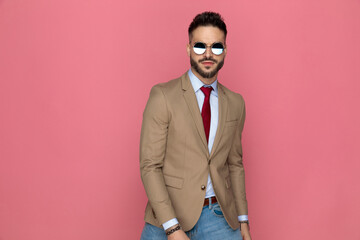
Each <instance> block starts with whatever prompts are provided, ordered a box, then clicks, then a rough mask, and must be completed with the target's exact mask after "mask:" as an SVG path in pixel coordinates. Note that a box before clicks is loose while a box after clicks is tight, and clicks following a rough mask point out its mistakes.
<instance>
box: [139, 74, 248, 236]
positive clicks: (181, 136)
mask: <svg viewBox="0 0 360 240" xmlns="http://www.w3.org/2000/svg"><path fill="white" fill-rule="evenodd" d="M218 99H219V122H218V128H217V131H216V135H215V140H214V144H213V148H212V151H211V153H210V154H209V151H208V146H207V141H206V137H205V131H204V126H203V122H202V118H201V113H200V111H199V106H198V103H197V100H196V96H195V92H194V89H193V87H192V85H191V82H190V79H189V76H188V73H187V72H186V73H185V74H183V75H182V76H181V77H180V78H177V79H174V80H171V81H169V82H166V83H161V84H157V85H155V86H154V87H153V88H152V89H151V92H150V97H149V100H148V102H147V104H146V107H145V110H144V114H143V122H142V128H141V139H140V172H141V178H142V181H143V184H144V188H145V191H146V194H147V197H148V199H149V201H148V203H147V206H146V209H145V221H146V222H148V223H150V224H153V225H155V226H158V227H161V224H163V223H165V222H166V221H168V220H170V219H172V218H175V217H176V218H177V219H178V220H179V222H180V224H181V226H182V227H183V229H184V230H185V231H188V230H190V229H192V228H193V227H194V225H195V224H196V222H197V220H198V219H199V217H200V214H201V211H202V207H203V203H204V198H205V192H206V189H205V187H206V185H207V179H208V174H209V173H210V176H211V181H212V184H213V188H214V191H215V194H216V197H217V199H218V202H219V205H220V207H221V209H222V211H223V214H224V217H225V219H226V221H227V222H228V223H229V225H230V226H231V227H232V228H233V229H236V228H237V227H239V223H238V219H237V217H238V215H247V214H248V211H247V201H246V194H245V176H244V167H243V163H242V147H241V133H242V130H243V127H244V121H245V105H244V100H243V98H242V96H241V95H239V94H237V93H234V92H232V91H230V90H229V89H227V88H226V87H224V86H223V85H221V84H220V83H218Z"/></svg>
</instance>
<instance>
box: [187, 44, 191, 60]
mask: <svg viewBox="0 0 360 240" xmlns="http://www.w3.org/2000/svg"><path fill="white" fill-rule="evenodd" d="M186 52H187V55H188V56H189V57H190V52H191V46H190V43H188V44H186Z"/></svg>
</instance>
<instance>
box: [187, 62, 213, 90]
mask: <svg viewBox="0 0 360 240" xmlns="http://www.w3.org/2000/svg"><path fill="white" fill-rule="evenodd" d="M188 75H189V78H190V82H191V85H192V87H193V88H194V91H195V92H197V91H199V90H200V88H201V87H202V86H206V87H209V86H211V87H212V88H213V91H211V93H213V94H215V96H217V95H218V87H217V79H216V80H215V81H214V82H213V83H212V84H211V85H206V84H204V83H203V82H202V81H201V80H200V79H199V78H197V77H196V76H195V74H194V73H193V72H192V71H191V68H190V69H189V71H188Z"/></svg>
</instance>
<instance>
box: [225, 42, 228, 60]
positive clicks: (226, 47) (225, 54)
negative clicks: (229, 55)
mask: <svg viewBox="0 0 360 240" xmlns="http://www.w3.org/2000/svg"><path fill="white" fill-rule="evenodd" d="M227 48H228V46H227V45H226V43H225V49H224V57H226V52H227Z"/></svg>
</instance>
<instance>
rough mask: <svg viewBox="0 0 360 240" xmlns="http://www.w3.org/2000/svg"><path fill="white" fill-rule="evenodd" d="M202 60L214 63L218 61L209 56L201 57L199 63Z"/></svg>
mask: <svg viewBox="0 0 360 240" xmlns="http://www.w3.org/2000/svg"><path fill="white" fill-rule="evenodd" d="M204 61H211V62H214V63H218V61H216V60H215V59H213V58H212V57H209V58H207V57H206V58H203V59H201V60H199V63H201V62H204Z"/></svg>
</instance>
